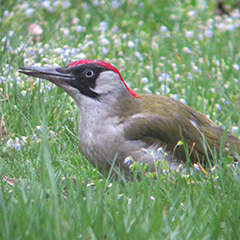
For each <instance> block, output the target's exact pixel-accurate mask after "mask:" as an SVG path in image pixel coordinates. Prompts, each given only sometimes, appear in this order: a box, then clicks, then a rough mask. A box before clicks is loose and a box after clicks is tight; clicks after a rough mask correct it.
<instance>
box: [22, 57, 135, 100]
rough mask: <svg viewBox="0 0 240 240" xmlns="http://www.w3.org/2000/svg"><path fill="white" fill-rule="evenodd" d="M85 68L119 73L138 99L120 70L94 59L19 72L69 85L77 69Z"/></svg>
mask: <svg viewBox="0 0 240 240" xmlns="http://www.w3.org/2000/svg"><path fill="white" fill-rule="evenodd" d="M84 66H86V68H88V67H89V66H98V67H100V68H102V69H104V70H105V71H112V72H115V73H117V74H118V75H119V77H120V79H121V80H122V81H123V83H124V85H125V86H126V88H127V90H128V91H129V92H130V94H131V95H132V96H133V97H136V98H137V97H138V95H137V93H135V92H134V91H132V90H131V89H129V88H128V86H127V85H126V83H125V81H124V80H123V78H122V76H121V74H120V72H119V71H118V69H117V68H115V67H114V66H113V65H111V64H110V63H106V62H104V61H102V60H93V59H87V60H79V61H75V62H72V63H70V64H68V65H67V66H66V67H63V68H44V67H24V68H19V70H18V71H19V72H20V73H23V74H26V75H28V76H32V77H38V78H43V79H46V80H49V81H51V82H53V83H54V84H56V85H59V84H68V82H70V81H73V80H74V79H75V75H74V74H73V72H74V71H75V69H76V68H79V67H81V68H84Z"/></svg>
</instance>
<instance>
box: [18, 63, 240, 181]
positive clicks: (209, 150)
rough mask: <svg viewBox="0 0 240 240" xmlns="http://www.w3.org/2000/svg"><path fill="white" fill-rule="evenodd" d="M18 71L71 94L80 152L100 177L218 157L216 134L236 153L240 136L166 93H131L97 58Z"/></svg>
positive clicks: (109, 66)
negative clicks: (136, 167) (134, 166)
mask: <svg viewBox="0 0 240 240" xmlns="http://www.w3.org/2000/svg"><path fill="white" fill-rule="evenodd" d="M18 71H19V73H23V74H26V75H28V76H31V77H37V78H42V79H46V80H48V81H50V82H52V83H53V84H55V85H56V86H58V87H60V88H61V89H63V90H64V91H65V92H67V93H68V94H69V95H70V96H71V97H72V98H73V100H74V101H75V103H76V105H77V106H78V108H79V109H80V123H79V131H78V136H79V137H78V140H79V145H80V149H81V152H82V153H83V155H84V156H85V157H86V159H87V160H88V161H89V162H90V163H91V164H92V165H93V166H94V167H95V168H97V169H98V171H99V172H100V173H102V174H103V176H105V177H107V176H109V174H110V176H111V177H116V176H119V175H120V176H121V174H124V175H125V176H126V178H127V179H132V176H133V174H132V171H131V163H134V162H139V163H142V164H143V165H145V166H147V169H149V170H150V171H153V172H154V171H157V168H156V165H157V164H156V163H157V162H158V163H159V162H160V163H161V164H166V165H167V166H168V167H169V168H170V169H173V170H175V169H177V168H178V167H179V165H180V164H184V163H186V161H188V162H189V160H188V159H190V162H191V163H195V162H203V163H206V162H208V161H209V160H210V161H212V160H213V157H214V152H215V153H216V152H217V154H218V156H219V154H220V151H221V149H222V148H221V142H222V138H224V139H225V145H224V147H225V148H228V149H230V150H229V151H230V155H231V156H232V157H233V158H234V159H237V158H238V154H239V153H240V140H239V139H238V138H237V137H235V136H233V135H232V134H230V133H229V132H227V131H225V130H224V129H223V128H221V127H219V126H217V125H216V124H215V123H214V122H213V121H211V120H210V119H209V118H207V117H206V116H205V115H204V114H202V113H200V112H198V111H196V110H194V109H193V108H191V107H189V106H188V105H186V104H184V103H181V102H180V101H178V100H175V99H173V98H170V97H167V96H161V95H156V94H139V93H136V92H134V91H133V90H131V89H130V88H129V87H128V86H127V84H126V82H125V81H124V79H123V77H122V76H121V74H120V72H119V70H118V69H117V68H116V67H114V66H113V65H112V64H110V63H107V62H104V61H102V60H98V59H84V60H78V61H74V62H72V63H70V64H68V65H67V66H65V67H62V68H61V67H55V68H51V67H50V68H49V67H23V68H19V70H18ZM179 143H183V144H179Z"/></svg>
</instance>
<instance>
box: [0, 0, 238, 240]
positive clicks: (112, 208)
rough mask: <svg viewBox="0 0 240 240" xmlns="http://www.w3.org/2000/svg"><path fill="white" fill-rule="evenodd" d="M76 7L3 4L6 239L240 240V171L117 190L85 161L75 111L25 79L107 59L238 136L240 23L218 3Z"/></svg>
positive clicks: (0, 100)
mask: <svg viewBox="0 0 240 240" xmlns="http://www.w3.org/2000/svg"><path fill="white" fill-rule="evenodd" d="M232 2H234V1H228V2H227V3H228V4H231V3H232ZM57 3H58V5H57ZM68 3H70V2H68V1H61V0H60V1H55V2H54V1H53V2H50V1H28V3H25V2H24V1H16V0H8V1H3V2H2V3H1V5H2V6H1V9H0V28H1V33H0V40H1V41H0V48H1V54H0V63H1V65H0V116H1V117H2V118H3V119H4V123H5V125H6V129H7V132H6V134H5V135H4V136H1V134H0V236H1V239H24V240H25V239H184V240H186V239H238V238H239V234H240V231H239V223H240V222H239V216H240V202H239V199H240V196H239V195H240V187H239V186H240V184H239V183H240V178H239V169H238V168H236V169H232V168H231V167H230V166H229V164H228V159H227V157H225V156H224V154H223V155H221V157H220V159H218V160H219V162H218V163H217V166H218V167H217V168H215V169H214V171H212V172H211V173H209V174H208V176H204V174H202V173H200V174H197V173H193V174H191V175H181V174H179V173H178V172H173V173H171V174H170V175H164V174H161V175H160V177H159V178H158V180H153V179H151V178H148V177H147V176H145V177H143V179H142V180H141V181H133V182H126V183H125V184H124V186H123V185H122V184H121V183H120V181H114V182H112V183H111V182H109V180H108V179H105V178H103V177H102V176H101V175H100V174H99V173H98V171H97V170H96V169H94V168H93V167H92V166H91V165H90V164H89V163H88V161H87V160H86V159H85V158H84V156H82V154H81V152H80V149H79V146H78V142H77V129H78V119H79V116H80V113H79V111H78V110H77V108H76V106H75V104H74V102H73V100H71V99H70V97H68V96H67V95H66V94H65V93H64V92H63V91H62V90H61V89H58V88H56V87H54V86H52V85H51V84H50V83H48V82H45V81H42V80H40V79H33V78H30V77H26V76H23V75H20V74H18V72H17V69H18V67H22V66H33V65H34V64H38V65H41V66H53V65H54V64H55V65H56V64H58V65H60V66H64V65H66V64H67V63H70V62H71V61H74V60H77V59H79V58H81V57H86V58H98V59H103V60H105V61H109V62H111V63H113V64H114V65H115V66H116V67H117V68H118V69H119V70H120V72H121V73H122V76H123V78H124V79H125V80H126V81H127V83H128V85H129V86H130V87H131V88H132V89H134V90H136V91H137V92H141V93H142V92H151V93H155V94H162V95H167V96H169V97H174V98H177V99H179V100H180V101H185V102H186V103H187V104H188V105H190V106H191V107H193V108H195V109H197V110H198V111H201V112H202V113H204V114H206V115H208V116H210V118H211V119H212V120H213V121H214V122H215V123H217V124H218V125H221V126H223V127H224V128H227V129H228V130H229V131H232V130H234V135H235V136H238V135H239V133H240V130H239V127H238V126H239V119H240V111H239V96H240V88H239V87H238V85H239V74H240V71H239V65H240V63H239V52H240V46H239V29H238V27H237V26H238V25H239V23H240V16H239V14H238V12H237V11H236V10H235V11H233V12H235V15H232V17H220V16H216V15H215V13H214V12H215V1H209V3H208V4H207V5H203V6H202V5H201V1H183V0H182V1H177V2H176V1H154V0H150V1H142V2H141V1H137V0H135V1H109V2H108V1H105V4H103V3H102V2H101V1H86V2H85V3H82V2H80V1H74V0H72V1H71V4H68ZM203 3H204V2H203ZM48 4H50V5H49V6H48ZM32 23H34V24H38V25H39V26H40V27H41V29H42V30H43V32H42V33H41V34H40V35H35V36H33V35H32V34H30V33H29V32H28V28H29V25H30V24H32ZM1 133H2V132H1ZM6 179H8V181H6Z"/></svg>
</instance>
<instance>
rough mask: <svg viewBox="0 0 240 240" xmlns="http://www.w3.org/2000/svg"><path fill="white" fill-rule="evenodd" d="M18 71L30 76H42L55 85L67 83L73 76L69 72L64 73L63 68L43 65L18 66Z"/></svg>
mask: <svg viewBox="0 0 240 240" xmlns="http://www.w3.org/2000/svg"><path fill="white" fill-rule="evenodd" d="M18 72H20V73H23V74H26V75H28V76H32V77H38V78H43V79H46V80H49V81H51V82H53V83H55V84H56V85H59V84H64V83H67V81H68V80H73V79H74V77H73V75H72V74H70V73H66V70H65V69H64V68H44V67H26V68H19V69H18Z"/></svg>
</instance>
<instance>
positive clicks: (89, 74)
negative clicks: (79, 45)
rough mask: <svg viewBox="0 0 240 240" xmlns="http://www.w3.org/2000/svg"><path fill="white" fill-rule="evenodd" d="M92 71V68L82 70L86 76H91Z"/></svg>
mask: <svg viewBox="0 0 240 240" xmlns="http://www.w3.org/2000/svg"><path fill="white" fill-rule="evenodd" d="M93 74H94V73H93V71H92V70H88V69H87V70H86V71H85V72H84V75H85V76H86V77H92V76H93Z"/></svg>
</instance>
